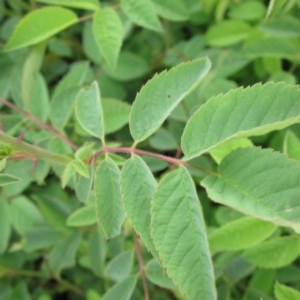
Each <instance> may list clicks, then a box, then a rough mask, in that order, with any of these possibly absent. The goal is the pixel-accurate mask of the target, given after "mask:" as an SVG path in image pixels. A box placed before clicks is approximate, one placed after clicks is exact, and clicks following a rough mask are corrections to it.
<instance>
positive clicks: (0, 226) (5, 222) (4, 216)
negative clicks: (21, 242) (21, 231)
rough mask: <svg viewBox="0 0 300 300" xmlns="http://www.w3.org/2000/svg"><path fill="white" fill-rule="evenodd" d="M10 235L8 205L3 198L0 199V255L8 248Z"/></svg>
mask: <svg viewBox="0 0 300 300" xmlns="http://www.w3.org/2000/svg"><path fill="white" fill-rule="evenodd" d="M10 234H11V227H10V217H9V205H8V203H7V200H6V199H5V198H2V197H1V198H0V236H1V239H0V254H3V253H4V252H5V250H6V248H7V246H8V242H9V238H10Z"/></svg>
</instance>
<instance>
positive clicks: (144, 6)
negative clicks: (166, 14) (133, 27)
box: [121, 0, 163, 32]
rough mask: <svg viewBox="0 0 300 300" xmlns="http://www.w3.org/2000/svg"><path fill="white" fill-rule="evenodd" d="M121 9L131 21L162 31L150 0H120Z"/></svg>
mask: <svg viewBox="0 0 300 300" xmlns="http://www.w3.org/2000/svg"><path fill="white" fill-rule="evenodd" d="M121 9H122V11H123V12H124V13H125V14H126V15H127V16H128V18H129V19H130V20H131V21H132V22H133V23H136V24H137V25H140V26H142V27H144V28H147V29H150V30H155V31H159V32H161V31H163V28H162V26H161V24H160V21H159V19H158V17H157V15H156V12H155V9H154V6H153V4H152V2H151V1H150V0H139V1H136V0H121Z"/></svg>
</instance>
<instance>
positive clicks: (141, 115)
mask: <svg viewBox="0 0 300 300" xmlns="http://www.w3.org/2000/svg"><path fill="white" fill-rule="evenodd" d="M210 66H211V63H210V61H209V59H208V58H200V59H196V60H193V61H189V62H186V63H182V64H180V65H178V66H176V67H174V68H172V69H171V70H169V71H164V72H162V73H160V74H158V75H156V76H154V77H153V78H152V79H151V80H150V81H148V82H147V83H146V85H145V86H144V87H143V88H142V89H141V91H140V92H139V94H138V95H137V97H136V99H135V101H134V102H133V105H132V109H131V116H130V119H129V125H130V131H131V135H132V137H133V138H134V140H135V141H136V142H141V141H143V140H145V139H146V138H147V137H149V136H150V135H151V134H152V133H153V132H155V131H156V130H157V129H158V128H159V127H160V126H161V125H162V123H163V122H164V121H165V120H166V118H167V117H168V116H169V115H170V113H171V112H172V110H173V109H174V108H175V107H176V106H177V104H178V103H179V102H180V101H181V100H182V99H183V98H184V97H186V96H187V95H188V94H189V93H190V92H192V91H193V90H194V89H195V88H196V87H197V85H198V84H199V82H200V81H201V80H202V79H203V77H204V76H205V75H206V74H207V72H208V71H209V69H210Z"/></svg>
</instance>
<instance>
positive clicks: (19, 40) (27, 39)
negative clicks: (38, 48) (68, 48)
mask: <svg viewBox="0 0 300 300" xmlns="http://www.w3.org/2000/svg"><path fill="white" fill-rule="evenodd" d="M77 21H78V19H77V16H76V14H74V12H72V11H71V10H69V9H65V8H62V7H55V6H53V7H52V6H49V7H44V8H41V9H38V10H34V11H32V12H30V13H29V14H27V15H26V16H25V17H24V18H23V19H22V20H21V21H20V22H19V23H18V25H17V26H16V28H15V30H14V32H13V35H12V36H11V38H10V39H9V41H8V43H7V44H6V46H5V48H4V50H6V51H10V50H15V49H19V48H23V47H27V46H29V45H32V44H36V43H38V42H41V41H43V40H46V39H47V38H49V37H50V36H52V35H54V34H56V33H58V32H60V31H62V30H63V29H65V28H67V27H69V26H71V25H72V24H74V23H76V22H77Z"/></svg>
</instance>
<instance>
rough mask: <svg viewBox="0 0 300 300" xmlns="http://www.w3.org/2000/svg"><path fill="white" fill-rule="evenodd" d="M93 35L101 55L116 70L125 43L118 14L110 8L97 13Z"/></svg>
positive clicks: (94, 18)
mask: <svg viewBox="0 0 300 300" xmlns="http://www.w3.org/2000/svg"><path fill="white" fill-rule="evenodd" d="M93 33H94V37H95V40H96V43H97V45H98V47H99V50H100V52H101V54H102V55H103V57H104V58H105V60H106V61H107V63H108V65H109V67H110V68H111V69H114V68H115V66H116V64H117V60H118V57H119V53H120V50H121V46H122V41H123V27H122V22H121V20H120V18H119V16H118V14H117V13H116V12H115V11H114V10H113V9H112V8H109V7H106V8H104V9H101V10H99V11H97V12H96V13H95V14H94V17H93Z"/></svg>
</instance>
